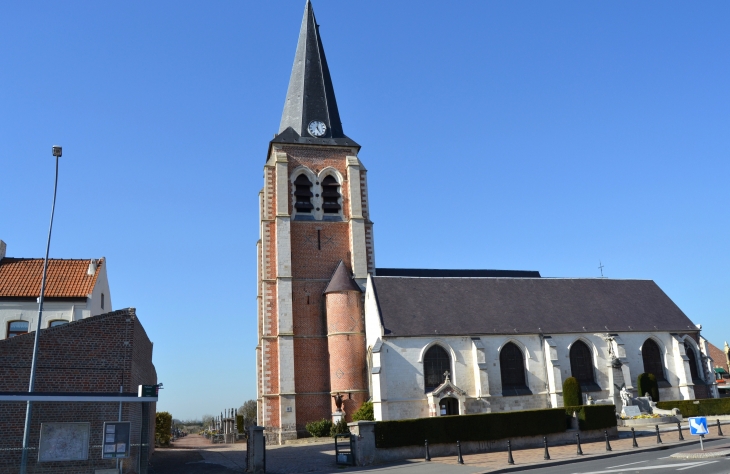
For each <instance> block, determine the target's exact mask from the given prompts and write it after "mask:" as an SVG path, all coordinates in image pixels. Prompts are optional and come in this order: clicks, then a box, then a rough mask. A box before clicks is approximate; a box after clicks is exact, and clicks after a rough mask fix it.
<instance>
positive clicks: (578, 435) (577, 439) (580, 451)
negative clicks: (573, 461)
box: [575, 433, 583, 456]
mask: <svg viewBox="0 0 730 474" xmlns="http://www.w3.org/2000/svg"><path fill="white" fill-rule="evenodd" d="M575 441H576V446H578V451H577V452H576V454H578V455H579V456H582V455H583V450H582V449H580V433H576V434H575Z"/></svg>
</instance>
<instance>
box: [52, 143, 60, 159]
mask: <svg viewBox="0 0 730 474" xmlns="http://www.w3.org/2000/svg"><path fill="white" fill-rule="evenodd" d="M53 156H56V157H60V156H61V147H60V146H59V145H53Z"/></svg>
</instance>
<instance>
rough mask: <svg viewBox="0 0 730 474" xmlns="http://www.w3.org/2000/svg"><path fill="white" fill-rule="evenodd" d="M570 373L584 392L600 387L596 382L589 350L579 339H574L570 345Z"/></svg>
mask: <svg viewBox="0 0 730 474" xmlns="http://www.w3.org/2000/svg"><path fill="white" fill-rule="evenodd" d="M570 373H571V374H573V377H575V378H576V379H577V380H578V383H579V384H580V386H581V389H583V391H584V392H593V391H597V390H600V389H601V388H600V387H599V386H598V385H597V384H596V379H595V375H594V372H593V357H591V350H590V349H589V348H588V346H587V345H585V343H583V342H581V341H576V342H575V343H573V345H572V346H571V347H570Z"/></svg>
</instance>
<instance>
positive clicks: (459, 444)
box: [456, 441, 464, 464]
mask: <svg viewBox="0 0 730 474" xmlns="http://www.w3.org/2000/svg"><path fill="white" fill-rule="evenodd" d="M456 451H457V452H458V453H459V457H457V458H456V462H458V463H459V464H464V459H463V458H462V457H461V443H459V442H458V441H457V442H456Z"/></svg>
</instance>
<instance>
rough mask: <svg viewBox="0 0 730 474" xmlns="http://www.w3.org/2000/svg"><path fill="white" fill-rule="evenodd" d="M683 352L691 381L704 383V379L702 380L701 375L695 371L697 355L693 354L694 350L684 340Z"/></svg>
mask: <svg viewBox="0 0 730 474" xmlns="http://www.w3.org/2000/svg"><path fill="white" fill-rule="evenodd" d="M684 352H685V354H687V358H688V359H689V372H690V374H691V375H692V382H699V383H704V380H702V377H700V375H699V372H698V371H697V356H696V355H695V351H694V349H692V347H691V346H690V345H689V344H687V343H686V342H685V343H684Z"/></svg>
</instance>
